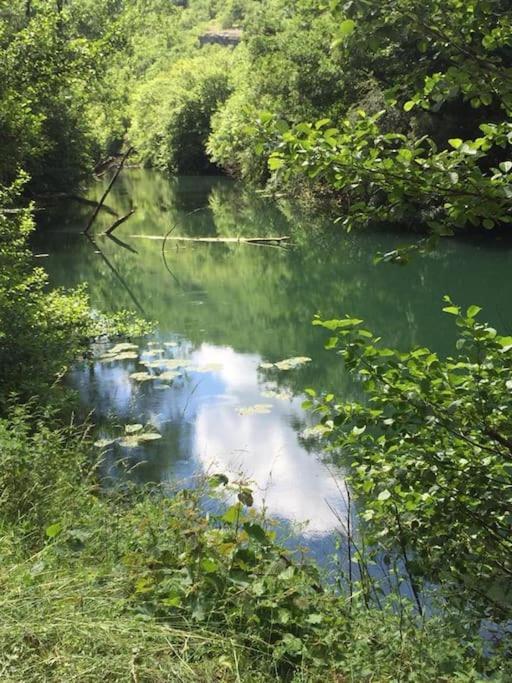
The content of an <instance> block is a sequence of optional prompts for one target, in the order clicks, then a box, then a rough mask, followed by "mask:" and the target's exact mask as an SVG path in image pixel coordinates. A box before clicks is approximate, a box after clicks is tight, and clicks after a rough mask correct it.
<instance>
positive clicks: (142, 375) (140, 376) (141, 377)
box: [130, 372, 158, 382]
mask: <svg viewBox="0 0 512 683" xmlns="http://www.w3.org/2000/svg"><path fill="white" fill-rule="evenodd" d="M130 379H133V380H134V381H135V382H150V381H151V380H153V379H158V378H157V376H156V375H150V374H149V372H133V373H132V374H131V375H130Z"/></svg>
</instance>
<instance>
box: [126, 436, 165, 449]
mask: <svg viewBox="0 0 512 683" xmlns="http://www.w3.org/2000/svg"><path fill="white" fill-rule="evenodd" d="M161 438H162V435H161V434H159V433H158V432H141V433H138V434H129V435H127V436H124V437H123V438H122V439H119V445H120V446H122V447H123V448H137V447H138V446H140V445H141V444H142V443H148V442H150V441H158V440H159V439H161Z"/></svg>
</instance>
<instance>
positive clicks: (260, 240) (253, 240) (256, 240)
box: [131, 235, 290, 244]
mask: <svg viewBox="0 0 512 683" xmlns="http://www.w3.org/2000/svg"><path fill="white" fill-rule="evenodd" d="M131 237H135V238H137V239H143V240H166V241H168V242H206V243H228V244H238V243H240V244H272V243H275V242H277V243H280V242H286V241H287V240H289V239H290V236H289V235H283V236H279V237H165V236H164V235H131Z"/></svg>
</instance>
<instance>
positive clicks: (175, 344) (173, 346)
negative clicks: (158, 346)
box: [164, 342, 178, 349]
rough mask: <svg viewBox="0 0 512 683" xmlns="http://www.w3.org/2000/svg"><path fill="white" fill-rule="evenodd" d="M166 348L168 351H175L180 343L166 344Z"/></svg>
mask: <svg viewBox="0 0 512 683" xmlns="http://www.w3.org/2000/svg"><path fill="white" fill-rule="evenodd" d="M164 346H166V347H167V348H168V349H175V348H176V347H177V346H178V342H164Z"/></svg>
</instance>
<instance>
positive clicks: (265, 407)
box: [238, 403, 272, 415]
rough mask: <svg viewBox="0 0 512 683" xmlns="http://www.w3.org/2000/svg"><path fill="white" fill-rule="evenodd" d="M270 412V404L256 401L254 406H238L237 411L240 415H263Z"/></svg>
mask: <svg viewBox="0 0 512 683" xmlns="http://www.w3.org/2000/svg"><path fill="white" fill-rule="evenodd" d="M270 412H272V405H270V404H269V403H257V404H256V405H254V406H246V407H244V408H238V413H239V414H240V415H255V414H258V415H265V414H268V413H270Z"/></svg>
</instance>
